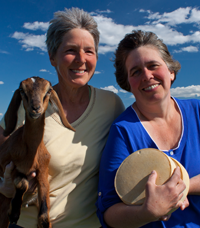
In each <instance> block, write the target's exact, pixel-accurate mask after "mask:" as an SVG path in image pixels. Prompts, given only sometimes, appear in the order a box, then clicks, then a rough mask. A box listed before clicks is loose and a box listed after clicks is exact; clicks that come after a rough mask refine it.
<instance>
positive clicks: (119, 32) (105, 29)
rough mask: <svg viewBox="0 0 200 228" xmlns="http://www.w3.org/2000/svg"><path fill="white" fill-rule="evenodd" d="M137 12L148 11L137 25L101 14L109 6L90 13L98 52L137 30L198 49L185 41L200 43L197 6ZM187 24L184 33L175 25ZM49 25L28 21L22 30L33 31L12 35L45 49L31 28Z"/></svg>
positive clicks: (110, 49) (27, 47) (26, 46)
mask: <svg viewBox="0 0 200 228" xmlns="http://www.w3.org/2000/svg"><path fill="white" fill-rule="evenodd" d="M139 12H141V13H143V14H147V16H144V17H145V20H146V22H145V23H144V24H142V25H137V26H133V25H123V24H117V23H116V22H115V21H114V20H113V19H112V18H111V17H109V16H108V15H107V16H104V15H105V14H104V13H108V14H109V15H111V14H110V13H111V11H110V10H109V9H108V10H105V11H100V10H97V11H96V13H91V14H93V15H94V19H95V20H96V22H97V23H98V28H99V30H100V34H101V36H100V45H99V54H106V53H108V52H113V51H114V50H115V49H116V47H117V45H118V43H119V41H120V40H121V39H122V38H123V37H124V35H125V34H127V33H130V32H131V31H132V30H138V29H141V30H144V31H152V32H154V33H156V34H157V35H158V37H159V38H161V39H163V41H164V43H165V44H167V45H171V46H173V45H178V44H181V45H185V44H186V47H185V48H184V47H183V48H182V49H180V50H178V51H179V52H180V51H189V52H191V51H193V52H195V51H197V50H198V48H195V45H192V46H193V48H192V46H188V43H196V44H198V43H200V32H199V31H198V30H197V26H200V10H198V9H197V8H192V7H186V8H181V7H180V8H178V9H176V10H174V11H172V12H164V13H163V14H160V13H158V12H152V11H150V10H143V9H140V10H139ZM103 14H104V15H103ZM188 23H190V24H191V26H190V30H191V27H193V28H194V29H193V31H188V32H186V33H184V34H183V33H182V31H180V30H179V28H180V26H176V25H181V24H188ZM48 25H49V23H48V22H38V21H35V22H33V23H29V22H27V23H24V25H23V27H24V28H25V29H29V30H32V31H33V33H22V32H18V31H16V32H15V33H14V34H13V35H12V36H11V37H12V38H15V39H17V40H18V41H19V43H21V44H22V47H23V48H24V49H25V50H26V51H33V50H35V49H37V48H39V49H40V50H42V51H43V52H44V51H46V45H45V34H41V35H35V34H34V31H36V30H42V31H44V32H45V31H46V30H47V28H48ZM189 45H190V44H189Z"/></svg>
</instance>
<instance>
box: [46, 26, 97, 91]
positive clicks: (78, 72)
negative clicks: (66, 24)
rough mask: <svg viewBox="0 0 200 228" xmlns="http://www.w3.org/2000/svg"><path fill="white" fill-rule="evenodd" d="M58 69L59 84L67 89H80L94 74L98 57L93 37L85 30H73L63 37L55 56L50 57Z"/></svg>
mask: <svg viewBox="0 0 200 228" xmlns="http://www.w3.org/2000/svg"><path fill="white" fill-rule="evenodd" d="M50 61H51V64H52V66H54V67H55V68H56V71H57V74H58V80H59V84H60V85H62V86H65V88H67V87H70V88H80V87H82V86H84V85H86V84H87V83H88V81H89V80H90V79H91V77H92V75H93V74H94V71H95V67H96V62H97V55H96V52H95V44H94V39H93V37H92V35H91V34H90V33H89V32H88V31H86V30H84V29H78V28H76V29H72V30H70V31H69V32H67V33H66V34H65V35H64V36H63V40H62V43H61V44H60V46H59V48H58V50H57V53H56V55H55V56H50Z"/></svg>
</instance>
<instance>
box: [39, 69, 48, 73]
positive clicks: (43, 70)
mask: <svg viewBox="0 0 200 228" xmlns="http://www.w3.org/2000/svg"><path fill="white" fill-rule="evenodd" d="M40 72H49V71H48V70H46V69H41V70H40Z"/></svg>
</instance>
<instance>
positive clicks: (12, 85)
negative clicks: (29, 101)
mask: <svg viewBox="0 0 200 228" xmlns="http://www.w3.org/2000/svg"><path fill="white" fill-rule="evenodd" d="M71 7H79V8H82V9H84V10H85V11H87V12H89V13H91V14H92V15H93V16H94V18H95V20H96V21H97V23H98V27H99V30H100V33H101V37H100V46H99V59H98V63H97V68H96V72H95V75H94V76H93V78H92V79H91V81H90V83H89V84H91V85H93V86H95V87H97V88H103V89H107V90H111V91H113V92H115V93H117V94H118V95H119V96H120V97H121V99H122V100H123V102H124V104H125V106H126V107H127V106H129V105H130V104H132V102H133V101H134V97H133V96H132V95H131V93H126V92H125V91H123V90H121V89H120V87H119V86H118V85H117V83H116V80H115V76H114V71H115V69H114V67H113V62H112V61H111V60H112V58H113V56H114V55H113V53H114V51H115V49H116V47H117V44H118V43H119V41H120V40H121V39H122V38H123V37H124V35H125V34H126V33H129V32H131V31H132V30H134V29H142V30H145V31H153V32H155V33H156V34H157V35H158V36H159V37H160V38H161V39H163V41H164V42H165V44H167V46H168V48H169V50H170V52H171V53H172V55H173V57H174V59H176V60H178V61H179V62H180V63H181V66H182V68H181V71H180V72H179V74H178V75H177V79H176V81H175V82H174V84H173V86H172V89H171V93H172V95H173V96H176V97H179V98H183V99H189V98H197V99H198V98H199V97H200V68H199V67H200V6H199V0H190V1H187V0H186V1H183V0H176V1H174V0H173V1H172V0H151V1H149V0H139V1H138V0H137V1H136V0H115V1H114V0H111V1H109V0H95V1H94V0H84V1H83V0H82V1H79V0H73V1H72V0H42V1H41V0H7V1H1V7H0V15H1V20H0V28H1V30H0V66H1V67H0V119H1V117H2V115H3V114H4V113H5V111H6V109H7V106H8V104H9V102H10V99H11V97H12V95H13V91H14V90H15V89H17V87H18V85H19V83H20V81H21V80H23V79H25V78H28V77H31V76H40V77H43V78H45V79H48V80H49V81H51V83H52V84H56V83H57V76H56V72H55V69H54V68H53V67H52V66H51V64H50V62H49V59H48V54H47V51H46V46H45V43H44V41H45V33H46V30H47V28H48V23H49V21H50V20H51V19H52V18H53V13H54V12H56V11H58V10H64V8H71ZM102 102H103V101H102Z"/></svg>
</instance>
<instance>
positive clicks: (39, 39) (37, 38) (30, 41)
mask: <svg viewBox="0 0 200 228" xmlns="http://www.w3.org/2000/svg"><path fill="white" fill-rule="evenodd" d="M11 37H12V38H15V39H17V40H19V43H21V44H22V48H24V49H25V50H26V51H33V50H34V49H35V48H39V49H41V50H42V51H46V45H45V39H46V37H45V35H33V34H29V33H23V32H15V33H14V34H13V35H12V36H11Z"/></svg>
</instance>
